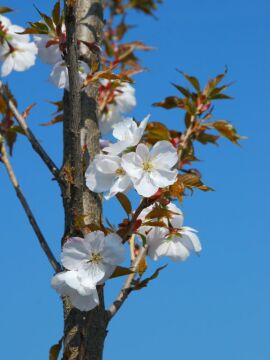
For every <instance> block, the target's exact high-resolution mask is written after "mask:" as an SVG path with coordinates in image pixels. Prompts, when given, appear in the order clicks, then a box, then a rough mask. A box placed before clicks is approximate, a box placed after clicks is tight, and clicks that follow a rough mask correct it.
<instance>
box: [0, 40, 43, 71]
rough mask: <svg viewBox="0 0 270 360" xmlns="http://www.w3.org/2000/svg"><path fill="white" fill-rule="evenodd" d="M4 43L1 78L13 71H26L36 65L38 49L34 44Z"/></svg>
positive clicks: (1, 51) (0, 48)
mask: <svg viewBox="0 0 270 360" xmlns="http://www.w3.org/2000/svg"><path fill="white" fill-rule="evenodd" d="M12 44H13V45H9V44H8V43H7V42H4V44H3V45H2V46H0V61H2V62H3V65H2V67H1V76H7V75H9V74H10V73H11V71H12V70H15V71H24V70H27V69H29V68H30V67H31V66H33V65H34V64H35V60H36V54H37V48H36V45H35V44H34V43H33V42H28V43H23V42H22V43H16V42H14V41H13V43H12Z"/></svg>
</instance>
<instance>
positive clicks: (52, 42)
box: [34, 24, 90, 90]
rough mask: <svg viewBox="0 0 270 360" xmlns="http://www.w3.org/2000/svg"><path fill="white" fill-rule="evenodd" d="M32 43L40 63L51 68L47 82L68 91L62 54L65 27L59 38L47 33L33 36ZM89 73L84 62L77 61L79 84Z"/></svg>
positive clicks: (66, 72)
mask: <svg viewBox="0 0 270 360" xmlns="http://www.w3.org/2000/svg"><path fill="white" fill-rule="evenodd" d="M34 41H35V43H36V45H37V47H38V55H39V57H40V59H41V60H42V62H43V63H45V64H49V65H52V66H53V68H52V71H51V73H50V76H49V81H50V82H51V83H52V84H53V85H55V86H57V87H58V88H59V89H66V90H68V89H69V78H68V69H67V66H66V63H65V61H64V56H63V52H62V48H63V47H64V43H65V41H66V28H65V25H64V24H63V25H62V28H61V36H60V38H59V36H57V35H56V34H55V33H54V32H49V34H40V35H35V36H34ZM89 72H90V69H89V66H88V65H87V64H86V63H85V62H83V61H79V65H78V73H79V78H80V81H81V83H83V81H84V80H85V79H86V76H87V74H88V73H89Z"/></svg>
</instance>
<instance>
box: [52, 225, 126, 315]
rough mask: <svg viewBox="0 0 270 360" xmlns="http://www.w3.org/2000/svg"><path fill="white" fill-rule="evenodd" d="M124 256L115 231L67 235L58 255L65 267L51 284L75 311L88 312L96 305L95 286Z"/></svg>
mask: <svg viewBox="0 0 270 360" xmlns="http://www.w3.org/2000/svg"><path fill="white" fill-rule="evenodd" d="M124 257H125V251H124V246H123V245H122V243H121V238H120V237H119V236H118V235H117V234H113V233H112V234H109V235H107V236H104V233H103V232H102V231H94V232H91V233H89V234H87V235H85V237H84V239H82V238H78V237H73V238H70V239H68V240H67V241H66V242H65V244H64V246H63V250H62V256H61V261H62V264H63V266H64V267H65V269H67V270H66V271H63V272H61V273H58V274H56V275H55V276H54V277H53V279H52V287H53V288H54V289H55V290H56V291H57V292H58V293H59V294H60V295H61V296H68V297H69V298H70V301H71V303H72V305H73V306H75V307H76V308H78V309H79V310H81V311H89V310H91V309H93V308H94V307H96V306H97V305H98V304H99V297H98V293H97V288H96V286H97V285H99V284H103V283H104V282H105V281H106V280H107V279H108V278H109V277H110V276H111V275H112V273H113V271H114V269H115V267H116V266H117V265H118V264H120V263H122V262H123V261H124Z"/></svg>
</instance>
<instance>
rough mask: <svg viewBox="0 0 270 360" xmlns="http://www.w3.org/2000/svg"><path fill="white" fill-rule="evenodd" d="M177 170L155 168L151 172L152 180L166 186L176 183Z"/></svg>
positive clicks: (158, 184)
mask: <svg viewBox="0 0 270 360" xmlns="http://www.w3.org/2000/svg"><path fill="white" fill-rule="evenodd" d="M176 177H177V170H172V171H171V170H160V169H159V170H153V171H151V172H150V178H151V180H152V182H153V183H154V184H155V185H157V186H158V187H161V188H164V187H166V186H169V185H172V184H174V183H175V181H176Z"/></svg>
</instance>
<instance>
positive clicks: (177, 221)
mask: <svg viewBox="0 0 270 360" xmlns="http://www.w3.org/2000/svg"><path fill="white" fill-rule="evenodd" d="M167 209H169V210H171V211H173V212H174V213H177V214H178V215H173V217H172V218H171V219H170V222H171V224H172V226H173V227H174V228H178V229H179V228H181V227H182V226H183V222H184V216H183V213H182V211H181V210H180V209H179V208H178V207H177V206H176V205H175V204H174V203H172V202H170V203H169V204H168V205H167Z"/></svg>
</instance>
